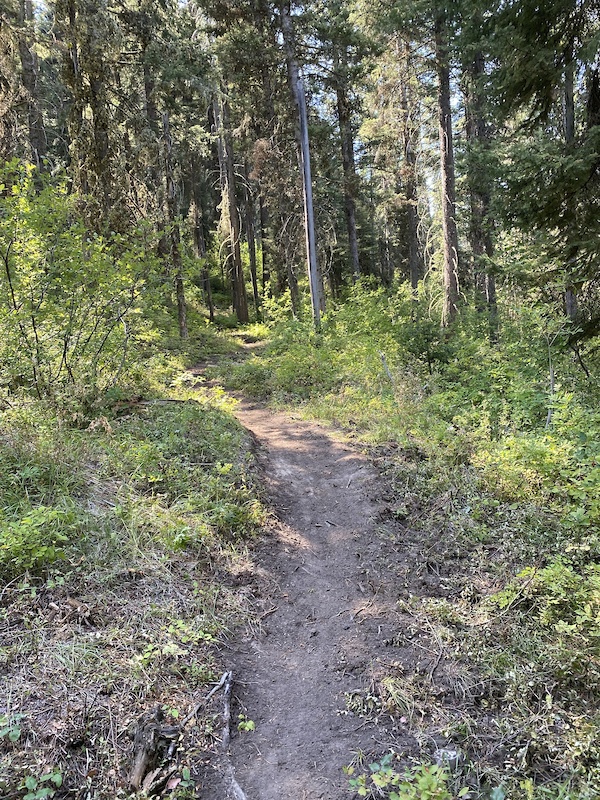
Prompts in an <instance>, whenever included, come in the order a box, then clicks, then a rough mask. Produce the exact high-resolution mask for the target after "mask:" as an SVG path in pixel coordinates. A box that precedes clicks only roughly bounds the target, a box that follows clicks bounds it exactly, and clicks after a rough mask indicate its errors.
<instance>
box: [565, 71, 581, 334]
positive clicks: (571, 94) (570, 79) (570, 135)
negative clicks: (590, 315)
mask: <svg viewBox="0 0 600 800" xmlns="http://www.w3.org/2000/svg"><path fill="white" fill-rule="evenodd" d="M574 84H575V65H574V63H573V61H572V60H571V61H569V63H568V64H567V66H566V67H565V94H564V128H565V142H566V144H567V145H572V144H573V142H574V141H575V86H574ZM569 213H570V212H569ZM578 249H579V248H578V246H577V245H576V244H574V245H572V246H571V248H570V252H569V255H568V258H567V285H566V287H565V313H566V315H567V316H568V317H569V319H570V320H575V319H576V318H577V312H578V305H577V293H576V290H575V286H574V285H573V281H572V275H571V274H570V273H572V271H573V267H574V266H575V262H576V260H577V253H578Z"/></svg>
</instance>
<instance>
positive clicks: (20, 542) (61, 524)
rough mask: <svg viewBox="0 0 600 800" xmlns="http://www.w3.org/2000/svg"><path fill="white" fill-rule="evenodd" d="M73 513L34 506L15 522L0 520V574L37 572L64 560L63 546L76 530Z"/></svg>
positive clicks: (76, 525)
mask: <svg viewBox="0 0 600 800" xmlns="http://www.w3.org/2000/svg"><path fill="white" fill-rule="evenodd" d="M77 523H78V520H77V516H76V513H75V512H74V510H73V509H59V508H48V507H47V506H37V507H36V508H31V510H30V511H29V513H28V514H26V515H25V516H23V517H20V518H19V519H17V520H6V519H3V518H2V517H0V574H4V575H8V576H12V575H20V574H21V573H22V572H25V571H26V570H30V571H37V570H39V569H40V568H41V567H44V566H46V565H48V564H52V563H53V562H54V561H56V559H58V558H61V557H63V556H64V549H63V548H64V545H65V544H66V543H67V542H68V541H69V540H70V538H71V537H72V536H74V534H75V533H76V532H77V530H78V527H79V526H78V524H77Z"/></svg>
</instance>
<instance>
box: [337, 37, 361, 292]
mask: <svg viewBox="0 0 600 800" xmlns="http://www.w3.org/2000/svg"><path fill="white" fill-rule="evenodd" d="M347 68H348V59H347V54H346V53H345V52H343V53H342V56H341V58H340V56H339V55H338V52H337V49H336V51H335V55H334V70H335V75H336V77H335V92H336V99H337V112H338V123H339V127H340V144H341V150H342V167H343V170H344V209H345V212H346V228H347V231H348V247H349V250H350V264H351V266H352V279H353V280H354V281H356V280H358V278H359V277H360V257H359V252H358V233H357V226H356V199H355V198H356V166H355V163H354V133H353V131H352V114H351V111H350V100H349V97H348V78H347Z"/></svg>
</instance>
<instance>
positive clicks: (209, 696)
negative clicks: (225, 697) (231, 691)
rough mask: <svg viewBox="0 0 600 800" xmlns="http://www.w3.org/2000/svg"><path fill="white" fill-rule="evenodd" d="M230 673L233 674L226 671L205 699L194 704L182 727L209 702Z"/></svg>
mask: <svg viewBox="0 0 600 800" xmlns="http://www.w3.org/2000/svg"><path fill="white" fill-rule="evenodd" d="M228 675H231V673H230V672H224V673H223V674H222V675H221V680H220V681H219V682H218V683H217V684H216V686H213V688H212V689H211V690H210V692H209V693H208V694H207V695H206V697H205V698H204V699H203V700H201V701H200V702H199V703H198V704H197V705H196V706H194V708H193V709H192V710H191V711H190V713H189V714H188V715H187V717H186V718H185V719H184V720H183V722H182V723H181V727H182V728H185V726H186V725H187V724H188V722H190V720H192V719H193V718H194V717H195V716H196V714H197V713H198V712H199V711H200V709H201V708H202V706H203V705H206V703H208V701H209V700H210V698H211V697H212V696H213V695H214V694H216V693H217V692H218V691H219V689H220V688H221V687H222V686H224V685H225V681H226V680H227V676H228Z"/></svg>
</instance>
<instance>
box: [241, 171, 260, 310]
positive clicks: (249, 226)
mask: <svg viewBox="0 0 600 800" xmlns="http://www.w3.org/2000/svg"><path fill="white" fill-rule="evenodd" d="M244 200H245V206H246V209H245V210H246V241H247V242H248V258H249V260H250V278H251V280H252V296H253V299H254V312H255V314H256V319H257V320H260V294H259V291H258V274H257V270H256V235H255V219H256V208H255V205H254V195H253V194H252V187H251V185H250V178H249V177H248V165H247V164H244Z"/></svg>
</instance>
